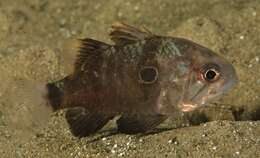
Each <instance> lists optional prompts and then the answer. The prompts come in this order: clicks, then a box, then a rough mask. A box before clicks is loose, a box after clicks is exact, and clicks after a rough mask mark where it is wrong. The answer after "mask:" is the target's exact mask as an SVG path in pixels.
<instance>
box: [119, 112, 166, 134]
mask: <svg viewBox="0 0 260 158" xmlns="http://www.w3.org/2000/svg"><path fill="white" fill-rule="evenodd" d="M166 119H167V116H164V115H131V116H129V115H123V116H121V118H120V119H118V120H117V127H118V131H119V132H121V133H126V134H136V133H143V132H146V131H149V130H152V129H154V128H155V127H156V126H158V125H159V124H160V123H162V122H163V121H164V120H166Z"/></svg>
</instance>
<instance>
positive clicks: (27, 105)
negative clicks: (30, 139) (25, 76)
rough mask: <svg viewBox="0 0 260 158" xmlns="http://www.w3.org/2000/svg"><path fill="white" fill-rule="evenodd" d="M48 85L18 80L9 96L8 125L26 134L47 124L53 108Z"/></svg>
mask: <svg viewBox="0 0 260 158" xmlns="http://www.w3.org/2000/svg"><path fill="white" fill-rule="evenodd" d="M48 90H49V88H48V86H46V84H45V83H37V82H33V81H25V80H22V81H18V82H17V84H16V85H15V87H14V88H13V89H11V90H10V92H9V94H8V96H7V98H8V105H10V106H9V107H6V109H7V115H8V120H7V123H8V126H9V127H10V128H12V129H13V130H14V131H17V130H19V131H22V132H23V134H24V135H28V134H30V135H31V134H33V133H34V132H35V130H37V129H39V128H42V127H44V125H46V124H47V122H48V120H49V118H50V115H51V113H52V111H53V108H52V106H51V104H50V101H49V99H48V94H49V93H48Z"/></svg>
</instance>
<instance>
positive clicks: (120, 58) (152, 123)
mask: <svg viewBox="0 0 260 158" xmlns="http://www.w3.org/2000/svg"><path fill="white" fill-rule="evenodd" d="M110 38H111V40H112V41H113V42H114V44H113V45H110V44H106V43H104V42H101V41H96V40H93V39H89V38H85V39H82V40H79V41H78V44H77V45H76V46H77V49H73V50H78V52H76V53H78V55H77V58H76V59H75V61H74V63H75V65H74V70H73V72H72V73H71V74H68V75H67V76H66V77H65V78H64V79H61V80H59V81H55V82H52V83H47V84H46V86H45V88H46V87H47V94H45V92H46V91H45V90H42V96H43V97H44V99H46V100H47V102H48V103H49V105H47V106H46V108H47V107H52V109H53V111H56V110H59V109H67V110H66V120H67V122H68V124H69V127H70V129H71V131H72V133H73V134H74V135H75V136H77V137H85V136H88V135H90V134H93V133H95V132H97V131H98V130H100V129H101V128H102V127H103V126H104V125H105V124H106V123H107V122H108V121H109V120H111V119H113V118H114V117H115V116H120V117H119V119H118V120H117V126H118V131H119V132H122V133H128V134H135V133H143V132H147V131H150V130H153V129H154V128H156V126H157V125H159V124H160V123H162V122H163V121H164V120H165V119H167V118H168V117H169V116H172V115H175V114H176V113H177V112H190V111H193V110H194V109H196V108H199V107H202V106H204V105H205V104H206V103H209V102H211V101H212V100H214V99H215V98H218V97H219V96H221V95H223V94H224V93H226V92H228V90H230V89H231V88H232V87H234V85H236V83H237V81H238V80H237V75H236V72H235V69H234V67H233V66H232V65H231V64H230V63H229V62H228V61H227V60H226V59H224V58H223V57H221V56H219V55H217V54H216V53H214V52H213V51H212V50H210V49H208V48H206V47H203V46H201V45H199V44H197V43H194V42H192V41H190V40H187V39H183V38H176V37H168V36H159V35H155V34H153V33H152V32H151V31H148V30H147V29H145V30H144V29H138V28H135V27H133V26H129V25H127V24H123V23H116V24H115V25H113V26H112V31H111V33H110ZM68 56H69V55H68ZM40 87H44V86H40ZM36 94H41V93H34V92H32V94H31V95H32V96H33V95H36ZM35 97H36V96H35ZM38 97H39V96H38ZM34 105H35V106H37V105H38V104H37V103H35V104H34ZM39 106H43V105H39ZM44 106H45V105H44Z"/></svg>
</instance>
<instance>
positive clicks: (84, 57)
mask: <svg viewBox="0 0 260 158" xmlns="http://www.w3.org/2000/svg"><path fill="white" fill-rule="evenodd" d="M78 42H79V46H78V55H77V57H76V61H75V68H74V70H75V71H78V70H80V71H83V70H89V69H91V68H93V69H95V67H98V66H97V65H98V64H99V63H100V62H102V54H103V53H104V52H105V50H107V48H109V47H110V45H109V44H106V43H104V42H100V41H96V40H93V39H90V38H85V39H80V40H78Z"/></svg>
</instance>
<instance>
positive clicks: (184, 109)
mask: <svg viewBox="0 0 260 158" xmlns="http://www.w3.org/2000/svg"><path fill="white" fill-rule="evenodd" d="M180 108H181V111H182V112H190V111H193V110H195V109H196V108H197V105H196V104H189V103H183V104H181V107H180Z"/></svg>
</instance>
